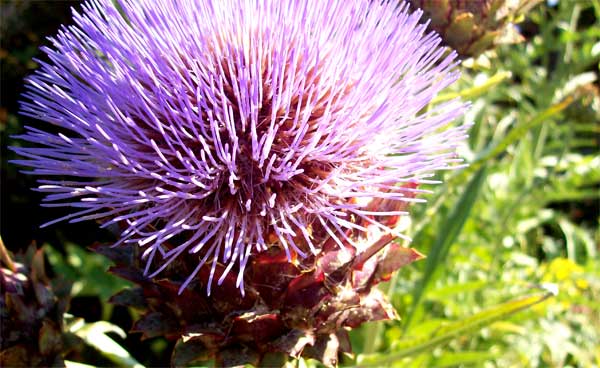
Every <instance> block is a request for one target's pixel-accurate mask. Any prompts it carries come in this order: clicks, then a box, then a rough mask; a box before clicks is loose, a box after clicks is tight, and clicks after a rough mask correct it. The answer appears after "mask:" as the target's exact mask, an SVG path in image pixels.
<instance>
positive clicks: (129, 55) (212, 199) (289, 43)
mask: <svg viewBox="0 0 600 368" xmlns="http://www.w3.org/2000/svg"><path fill="white" fill-rule="evenodd" d="M116 4H117V5H115V4H114V3H113V1H112V0H95V1H89V2H87V3H85V4H84V5H83V9H82V11H81V12H80V13H77V12H74V22H75V25H74V26H70V27H65V28H63V29H62V30H61V31H60V33H59V34H58V35H57V36H56V37H55V38H53V39H52V47H49V48H45V49H44V52H45V53H46V54H47V55H48V57H49V59H50V61H49V62H48V63H45V62H40V64H41V68H40V69H39V70H37V71H36V72H35V73H34V74H33V75H32V76H31V77H30V78H29V79H28V91H27V93H26V94H25V101H24V102H23V104H22V113H23V114H24V115H27V116H29V117H33V118H36V119H39V120H42V121H44V122H46V124H45V125H44V124H40V125H39V127H38V126H36V127H33V126H30V127H27V132H26V133H25V134H24V135H22V136H20V138H21V139H22V140H24V141H28V142H31V143H35V145H28V146H27V147H24V148H20V147H15V148H13V149H14V150H15V151H16V152H17V153H19V154H20V155H21V156H22V157H23V159H22V160H18V161H17V162H18V163H19V164H21V165H24V166H28V167H30V168H32V169H33V170H32V171H31V173H33V174H35V175H39V176H41V177H43V179H40V180H39V183H40V186H39V188H38V189H39V190H40V191H42V192H44V193H46V194H47V196H46V198H45V203H44V205H45V206H68V207H72V208H73V209H74V211H73V212H72V213H71V214H70V215H68V216H66V217H63V218H60V219H57V220H55V221H52V222H51V223H54V222H56V221H62V220H68V221H69V222H78V221H84V220H101V222H102V226H110V225H111V224H115V223H117V224H119V225H120V229H121V234H120V240H119V241H118V243H117V244H121V243H123V242H125V243H136V244H138V245H139V246H140V247H143V248H144V252H143V257H144V258H145V259H146V260H147V265H148V266H147V267H146V273H147V274H148V275H150V276H153V275H156V274H158V273H159V272H160V271H161V270H163V269H164V268H165V267H167V266H168V265H169V264H170V262H172V261H173V260H174V259H176V258H177V257H194V258H197V267H196V269H195V270H194V271H193V272H192V274H191V275H189V276H188V277H187V280H186V281H185V283H184V284H183V285H182V288H184V287H185V286H186V285H187V284H188V283H189V282H190V281H191V280H192V279H193V278H194V276H195V275H196V274H197V273H198V271H199V270H200V269H201V268H202V267H209V268H211V269H212V272H211V274H210V280H209V281H208V283H207V288H208V292H209V293H210V287H211V286H210V285H211V284H212V283H213V282H217V283H220V282H221V281H222V280H223V278H224V277H225V275H226V274H227V273H229V272H230V271H231V270H232V269H233V270H235V272H237V273H238V277H237V285H238V287H239V288H240V289H241V290H242V292H243V289H244V288H243V280H244V277H243V275H244V267H245V266H246V264H247V263H248V261H249V259H250V258H251V256H252V255H253V254H256V253H257V252H261V251H263V250H265V249H267V248H268V247H271V246H279V247H283V248H284V249H285V251H286V253H287V254H288V258H289V259H290V260H293V259H294V258H295V257H296V256H300V257H305V256H307V255H310V254H311V253H318V252H319V250H320V249H321V247H322V245H323V242H324V241H325V239H333V241H335V242H336V243H338V244H340V245H342V244H348V243H349V244H354V245H356V246H357V247H359V245H358V244H355V239H356V236H354V235H351V234H356V233H364V232H366V231H367V229H366V227H365V226H363V225H361V224H364V223H368V224H369V226H373V227H375V228H378V229H380V230H381V231H385V232H393V231H394V229H390V228H389V227H388V226H387V225H386V224H387V222H386V221H384V220H385V218H387V217H392V216H398V215H401V214H403V212H400V211H396V210H394V208H395V207H394V206H393V205H390V203H391V204H393V203H403V202H406V201H414V200H415V199H413V198H414V191H415V190H416V189H414V187H415V185H416V184H420V183H425V182H427V178H430V177H431V175H432V173H433V172H434V171H435V170H440V169H446V168H448V167H451V166H452V165H453V163H454V162H456V161H457V160H456V158H455V155H454V153H453V151H454V149H455V147H456V146H457V145H458V144H460V143H461V142H462V140H463V138H464V136H465V133H464V127H455V128H453V127H449V123H450V122H451V121H453V120H454V119H456V118H457V117H459V116H460V115H462V113H463V111H464V108H465V106H464V104H462V103H460V102H458V101H451V102H447V103H444V104H438V105H436V106H435V107H434V108H430V109H428V110H426V109H424V108H425V107H426V106H427V105H428V103H429V102H430V101H431V100H432V98H433V97H434V96H435V95H436V94H437V93H438V92H439V91H440V90H442V89H444V88H445V87H447V86H448V85H449V84H451V83H453V82H454V81H455V80H456V79H457V77H458V72H457V71H456V70H455V66H456V61H455V55H454V53H452V54H449V55H448V53H447V52H446V51H445V50H444V49H443V48H442V47H440V46H439V44H440V39H439V37H438V36H437V35H436V34H432V33H429V34H427V33H426V31H425V28H426V27H425V25H423V24H419V21H420V16H421V13H420V12H416V13H413V14H410V13H409V12H408V10H407V6H406V5H399V4H398V2H397V1H389V2H387V1H371V0H350V1H349V0H331V1H305V0H260V1H259V0H245V1H238V0H214V1H211V0H177V1H176V0H172V1H167V0H161V1H156V0H119V1H117V2H116ZM50 125H53V127H51V126H50ZM411 188H413V189H411ZM373 201H380V202H381V201H384V202H385V203H386V205H381V206H373V205H372V203H374V202H373ZM370 204H371V205H370ZM398 208H399V207H398ZM48 224H50V223H48ZM218 263H221V264H223V265H226V270H225V272H224V273H223V274H222V275H221V277H220V278H219V277H215V280H213V277H214V270H215V267H216V265H217V264H218ZM186 276H187V275H186Z"/></svg>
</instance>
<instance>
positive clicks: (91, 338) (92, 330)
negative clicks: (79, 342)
mask: <svg viewBox="0 0 600 368" xmlns="http://www.w3.org/2000/svg"><path fill="white" fill-rule="evenodd" d="M71 332H73V333H74V334H75V335H77V336H79V337H80V338H81V339H83V341H85V343H86V344H88V345H89V346H92V347H94V348H95V349H97V350H98V351H99V352H100V353H102V355H104V356H105V357H106V358H108V359H110V360H111V361H112V362H113V363H115V364H116V365H117V366H119V367H133V368H144V366H143V365H141V364H140V363H139V362H138V361H137V360H135V358H134V357H133V356H131V354H130V353H129V352H128V351H127V350H125V349H124V348H123V347H122V346H121V345H119V343H117V342H116V341H115V340H113V339H112V338H110V337H109V336H108V335H106V333H108V332H114V333H116V334H117V335H119V336H120V337H121V338H125V337H126V336H127V334H126V333H125V331H123V330H122V329H121V328H120V327H119V326H117V325H113V324H112V323H109V322H106V321H99V322H94V323H85V324H77V325H75V324H74V327H73V328H72V330H71Z"/></svg>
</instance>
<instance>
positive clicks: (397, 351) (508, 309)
mask: <svg viewBox="0 0 600 368" xmlns="http://www.w3.org/2000/svg"><path fill="white" fill-rule="evenodd" d="M553 295H555V294H554V293H552V292H550V291H549V292H546V293H544V294H537V295H531V296H526V297H522V298H518V299H514V300H511V301H508V302H506V303H502V304H500V305H497V306H495V307H492V308H490V309H487V310H484V311H482V312H479V313H476V314H474V315H472V316H470V317H467V318H465V319H462V320H459V321H456V322H453V323H450V324H448V325H446V326H443V327H441V328H439V329H438V330H437V331H436V332H434V333H432V334H431V335H429V336H425V337H409V338H405V339H402V340H400V341H397V342H396V343H395V344H393V347H392V351H393V353H390V354H387V355H386V356H385V357H381V356H379V358H378V359H376V360H374V359H369V357H367V356H366V357H364V358H363V359H362V361H360V362H359V364H361V365H362V364H365V365H372V366H385V365H389V364H391V363H393V362H395V361H397V360H399V359H402V358H404V357H408V356H414V355H417V354H420V353H422V352H424V351H430V350H431V349H432V348H434V347H436V346H438V345H441V344H444V343H446V342H448V341H450V340H452V339H454V338H457V337H459V336H464V335H466V334H470V333H474V332H476V331H478V330H480V329H481V328H483V327H485V326H487V325H489V324H491V323H493V322H496V321H500V320H503V319H506V318H508V317H510V316H511V315H513V314H515V313H518V312H520V311H522V310H524V309H527V308H529V307H531V306H533V305H536V304H538V303H541V302H543V301H544V300H546V299H548V298H549V297H550V296H553Z"/></svg>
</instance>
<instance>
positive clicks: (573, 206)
mask: <svg viewBox="0 0 600 368" xmlns="http://www.w3.org/2000/svg"><path fill="white" fill-rule="evenodd" d="M521 27H522V31H523V33H524V35H525V36H526V38H527V42H525V43H522V44H519V45H511V46H503V47H500V48H498V49H496V50H494V51H491V52H488V53H486V54H484V55H483V56H480V57H479V58H477V59H475V60H473V59H470V60H467V61H466V62H465V63H464V64H463V76H462V78H461V80H460V82H459V83H457V84H456V85H455V86H453V90H450V91H447V94H445V95H443V96H439V97H438V99H437V101H438V102H439V101H443V100H446V99H449V98H454V97H456V96H461V97H462V98H464V99H466V100H470V101H471V104H472V106H471V109H470V110H469V112H468V114H467V116H466V117H465V121H467V122H472V123H473V124H474V125H473V127H472V128H471V130H470V137H469V140H468V144H467V145H465V146H464V147H462V148H461V151H460V155H461V156H462V157H463V158H464V159H465V161H466V162H467V163H469V164H470V165H469V167H468V168H466V169H463V170H460V171H452V172H446V173H445V174H444V175H441V176H440V177H439V178H438V179H440V180H443V181H444V183H445V184H444V185H439V186H435V187H431V188H429V189H432V190H433V191H434V192H433V193H432V194H431V195H429V196H428V197H427V199H428V200H429V204H428V205H425V206H423V205H419V206H414V207H413V208H412V213H413V214H412V216H411V219H410V220H408V219H406V221H407V223H406V228H407V230H406V232H407V233H408V235H410V236H411V237H413V239H414V240H413V243H412V246H414V247H416V248H417V249H419V250H420V251H421V252H423V253H425V254H427V255H428V258H427V259H426V260H424V261H421V262H418V263H417V264H416V265H413V266H410V267H407V268H404V269H402V270H401V272H400V273H398V274H397V275H395V276H394V277H393V279H392V280H391V282H390V283H388V284H387V285H384V286H383V288H384V289H385V290H386V292H387V293H388V296H389V297H390V298H391V300H392V301H393V303H394V305H395V307H396V308H397V309H398V311H399V314H400V315H401V316H402V318H403V319H402V320H400V321H395V322H389V323H375V324H370V325H366V326H364V327H362V328H360V329H358V330H356V331H353V332H352V340H353V345H354V349H355V352H356V354H355V356H354V357H353V358H348V359H346V360H345V361H344V362H343V364H344V365H348V366H353V365H361V366H365V365H377V366H381V365H384V366H394V367H412V366H414V367H421V366H425V367H430V366H431V367H433V366H434V367H463V366H484V367H567V366H570V367H599V366H600V259H599V254H598V253H599V252H600V249H599V243H600V230H599V226H598V225H599V221H600V218H599V215H598V211H599V200H600V194H599V188H600V156H599V155H598V139H599V138H600V125H599V122H600V95H599V90H600V88H599V83H598V73H599V62H600V1H599V0H580V1H572V0H560V1H559V2H558V4H557V5H556V6H554V7H550V6H547V5H543V6H539V7H537V8H536V9H535V10H534V11H532V12H531V13H530V14H528V21H527V22H525V23H523V24H522V25H521ZM3 52H6V50H4V49H3ZM27 52H28V53H27V55H26V57H23V59H27V60H29V58H30V54H31V52H30V51H27ZM19 55H20V54H19ZM19 55H14V57H17V58H18V57H19ZM4 58H5V60H8V59H6V55H5V56H4ZM11 60H12V59H11ZM4 65H7V64H4ZM29 67H31V66H28V68H29ZM3 84H4V82H3ZM4 93H6V91H4ZM4 107H5V105H4V104H3V110H2V111H1V112H2V115H3V116H2V117H3V119H2V124H1V128H2V129H1V130H2V138H3V144H2V146H3V158H2V160H3V185H4V180H5V178H7V177H8V178H9V179H10V178H18V176H17V174H16V172H15V171H14V170H13V169H8V171H7V168H6V161H5V160H6V157H7V154H5V153H6V151H5V147H6V145H7V143H6V142H7V141H8V144H12V142H11V140H10V138H8V133H7V132H14V131H17V130H18V129H20V128H19V126H20V124H22V123H23V122H21V121H19V120H18V119H17V117H16V114H15V112H14V110H11V109H12V107H10V106H9V107H8V110H6V108H4ZM7 172H8V174H7ZM7 175H8V176H7ZM21 177H22V176H21ZM15 180H21V179H15ZM15 185H16V184H15ZM21 185H22V184H21ZM21 190H22V189H19V191H21ZM20 193H22V192H20ZM3 200H4V201H11V203H13V204H14V203H17V204H15V206H18V203H21V202H23V201H25V202H27V203H29V202H28V201H32V199H31V198H27V197H25V196H23V195H22V194H20V195H19V196H16V197H14V196H13V197H10V198H8V197H4V196H3ZM28 205H31V204H28ZM3 206H4V205H3ZM3 212H4V209H3ZM34 219H36V221H37V217H34ZM45 220H47V218H46V219H45ZM3 221H4V220H3ZM31 221H33V220H31ZM39 223H41V222H38V223H35V224H32V226H37V225H39ZM3 224H4V222H3ZM69 226H72V225H65V226H64V227H62V228H61V227H57V228H56V230H53V231H55V232H56V233H57V234H58V235H55V236H49V235H48V234H47V233H42V234H41V235H39V234H37V233H36V237H42V238H44V236H46V237H49V240H48V239H46V242H49V243H50V244H51V245H52V246H53V247H55V248H53V247H47V250H48V253H49V257H48V258H49V261H50V264H51V265H52V268H53V270H54V272H56V273H58V274H61V275H63V276H64V277H65V278H67V279H69V280H72V281H74V282H75V286H74V288H73V292H74V294H75V295H74V296H75V297H88V298H90V297H91V298H96V299H97V300H99V303H100V305H101V309H102V313H101V318H102V319H104V320H108V319H111V321H113V322H114V323H117V324H120V325H121V327H122V328H123V329H124V330H128V329H129V328H130V327H131V325H130V323H131V317H127V316H126V317H123V316H122V314H123V311H117V310H116V309H115V310H113V308H112V307H111V305H110V304H109V303H108V298H109V297H110V295H112V294H114V293H115V292H116V291H118V290H120V289H121V288H123V287H125V286H126V284H125V283H124V282H123V281H120V280H118V279H116V278H115V277H113V276H111V275H109V274H108V273H106V269H107V268H108V266H109V262H108V261H107V260H105V259H104V258H102V257H100V256H99V255H95V254H92V253H91V252H89V251H88V250H86V249H85V247H87V246H89V245H90V244H89V243H86V240H88V239H89V236H90V235H89V234H87V235H85V236H81V237H79V238H78V237H77V236H74V235H73V234H72V233H69V232H70V231H76V230H73V229H81V228H77V227H69ZM5 230H6V226H3V232H4V231H5ZM63 232H64V233H67V234H68V235H69V236H68V239H69V241H66V240H65V237H64V236H62V235H60V234H62V233H63ZM72 239H83V240H79V241H76V240H72ZM38 241H39V239H38ZM7 243H9V244H10V242H7ZM555 289H556V290H557V291H558V294H557V295H556V296H553V297H550V298H547V297H548V296H549V293H548V292H547V291H548V290H550V291H553V292H554V291H556V290H555ZM544 290H546V292H544ZM546 298H547V299H546ZM525 306H531V307H530V308H528V309H526V310H525V311H521V312H519V313H516V312H517V311H520V310H521V309H523V308H524V307H525ZM71 313H72V314H74V315H76V316H78V315H85V314H86V311H85V310H82V308H81V307H79V308H77V307H76V306H75V307H74V308H73V310H72V311H71ZM127 313H130V314H132V315H134V314H135V313H136V312H135V311H133V310H131V311H128V312H125V314H127ZM97 326H100V325H97ZM100 327H102V326H100ZM111 328H113V327H111ZM109 330H110V329H109ZM109 330H106V331H104V330H102V331H100V332H101V333H102V334H103V333H104V332H107V331H109ZM86 331H87V330H86ZM113 331H117V330H114V329H113ZM118 334H120V331H118ZM103 336H106V335H103ZM113 342H114V341H113ZM419 344H421V345H419ZM126 345H127V348H128V349H129V353H131V356H129V355H127V357H126V359H132V360H131V362H134V361H135V359H137V360H138V361H140V362H142V363H150V362H151V361H152V358H153V357H156V356H166V359H167V360H168V355H169V353H170V351H169V346H168V344H167V343H166V342H165V341H164V340H160V339H158V340H154V341H151V342H148V343H147V344H146V345H136V344H133V343H129V344H126ZM117 346H118V345H117ZM99 349H100V350H102V347H100V348H99ZM111 349H112V348H111V347H110V346H106V347H105V350H106V352H107V354H111V353H114V351H112V350H111ZM115 349H117V348H115ZM117 350H118V349H117ZM120 352H121V353H122V351H120ZM133 357H135V358H133ZM126 361H127V360H125V361H121V363H120V364H125V363H124V362H126ZM114 362H115V364H119V363H118V362H116V361H114ZM83 363H87V364H95V362H83ZM72 365H73V366H76V364H75V363H72ZM289 365H294V366H298V367H305V366H313V365H317V364H316V363H315V362H313V361H297V362H293V363H290V364H289Z"/></svg>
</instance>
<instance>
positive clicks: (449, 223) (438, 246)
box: [404, 168, 486, 331]
mask: <svg viewBox="0 0 600 368" xmlns="http://www.w3.org/2000/svg"><path fill="white" fill-rule="evenodd" d="M485 178H486V170H485V168H483V169H481V170H479V172H477V174H475V176H473V178H472V179H471V181H470V182H469V184H468V185H467V186H466V188H465V190H464V192H463V194H462V196H461V197H460V199H459V200H458V202H457V203H456V205H455V206H454V208H453V209H452V212H451V213H450V214H449V215H448V216H447V217H446V219H445V221H444V223H443V224H442V225H441V226H440V228H439V229H438V236H437V238H436V240H435V242H434V243H433V246H432V247H431V250H430V251H429V254H427V259H426V263H425V271H424V273H423V277H422V279H421V280H420V281H419V283H418V284H417V287H416V288H415V290H414V293H413V303H412V308H411V311H410V313H409V315H408V317H407V319H406V324H405V325H404V328H405V331H406V330H408V328H409V326H410V323H411V321H412V319H413V316H414V313H415V312H416V309H417V307H418V306H419V304H420V302H421V298H422V297H423V294H424V293H425V291H426V289H427V287H428V286H429V283H430V282H431V280H432V279H433V276H434V273H435V272H436V271H437V270H438V268H439V267H440V265H441V264H442V262H443V261H444V260H445V259H446V256H447V255H448V251H449V249H450V246H451V245H452V244H453V243H454V241H455V240H456V238H458V235H459V234H460V232H461V230H462V228H463V226H464V224H465V222H466V221H467V219H468V218H469V216H470V214H471V209H472V208H473V205H474V204H475V200H476V199H477V196H478V194H479V192H480V190H481V187H482V186H483V184H484V183H485Z"/></svg>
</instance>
